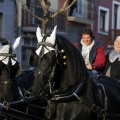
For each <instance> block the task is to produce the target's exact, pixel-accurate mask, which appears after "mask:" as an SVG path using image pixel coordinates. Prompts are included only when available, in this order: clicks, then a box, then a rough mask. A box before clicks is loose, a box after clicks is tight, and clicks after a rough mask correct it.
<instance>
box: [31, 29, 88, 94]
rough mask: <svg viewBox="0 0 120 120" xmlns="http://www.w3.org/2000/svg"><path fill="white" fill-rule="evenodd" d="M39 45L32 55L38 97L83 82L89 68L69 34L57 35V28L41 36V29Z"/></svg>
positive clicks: (62, 91) (38, 32) (38, 34)
mask: <svg viewBox="0 0 120 120" xmlns="http://www.w3.org/2000/svg"><path fill="white" fill-rule="evenodd" d="M36 34H37V39H38V48H37V50H36V51H35V53H34V54H33V55H31V57H30V61H29V62H30V65H31V66H34V67H35V80H34V84H33V87H32V89H33V92H34V93H35V95H36V96H39V95H42V94H43V93H44V94H46V95H49V94H52V95H53V94H59V93H64V92H65V91H68V90H70V89H72V88H73V87H74V86H75V85H76V84H77V83H78V81H80V82H81V81H82V79H81V78H82V77H84V75H85V72H86V69H83V68H85V64H84V60H83V58H82V56H81V54H80V53H79V51H78V50H77V49H76V48H75V47H74V46H73V45H72V43H70V42H69V41H68V40H67V39H66V38H65V37H63V36H61V35H57V36H56V27H55V28H54V30H53V32H52V34H51V35H50V36H44V37H42V35H41V30H40V29H39V28H37V32H36Z"/></svg>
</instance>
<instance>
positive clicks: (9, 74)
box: [0, 37, 45, 120]
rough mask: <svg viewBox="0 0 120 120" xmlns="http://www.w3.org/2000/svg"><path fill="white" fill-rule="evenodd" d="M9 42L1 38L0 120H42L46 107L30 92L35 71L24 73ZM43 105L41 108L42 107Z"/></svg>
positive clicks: (18, 40) (13, 47)
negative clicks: (34, 98)
mask: <svg viewBox="0 0 120 120" xmlns="http://www.w3.org/2000/svg"><path fill="white" fill-rule="evenodd" d="M19 42H20V37H19V38H18V39H16V41H15V43H14V44H13V46H12V45H11V43H10V42H9V41H7V40H6V39H4V38H0V109H2V110H1V111H0V120H4V119H6V120H9V119H14V120H19V119H24V120H33V119H36V120H41V118H42V116H43V112H44V109H45V108H43V107H44V106H42V105H41V104H42V102H41V101H40V100H41V99H40V100H39V101H38V100H33V96H32V93H31V92H30V91H29V89H30V88H31V86H32V84H33V81H34V71H27V72H22V69H21V66H20V63H19V62H18V61H17V58H16V54H15V48H17V46H18V45H19ZM40 105H41V106H40Z"/></svg>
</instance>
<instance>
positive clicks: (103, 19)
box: [92, 0, 120, 50]
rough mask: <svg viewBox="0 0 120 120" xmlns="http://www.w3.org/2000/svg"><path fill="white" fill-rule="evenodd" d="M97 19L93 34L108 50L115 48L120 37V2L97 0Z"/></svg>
mask: <svg viewBox="0 0 120 120" xmlns="http://www.w3.org/2000/svg"><path fill="white" fill-rule="evenodd" d="M95 8H96V17H95V19H94V22H93V28H92V29H93V32H94V35H95V38H96V40H98V41H100V42H101V43H102V44H103V45H104V47H105V48H106V50H110V49H112V47H113V42H114V40H115V38H116V37H117V36H119V35H120V14H119V13H120V0H109V2H108V0H104V1H103V0H95Z"/></svg>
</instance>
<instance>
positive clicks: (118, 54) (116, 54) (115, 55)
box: [109, 50, 120, 63]
mask: <svg viewBox="0 0 120 120" xmlns="http://www.w3.org/2000/svg"><path fill="white" fill-rule="evenodd" d="M117 58H118V60H119V61H120V52H115V51H113V50H112V51H111V52H110V54H109V60H110V62H111V63H113V62H114V61H115V60H116V59H117Z"/></svg>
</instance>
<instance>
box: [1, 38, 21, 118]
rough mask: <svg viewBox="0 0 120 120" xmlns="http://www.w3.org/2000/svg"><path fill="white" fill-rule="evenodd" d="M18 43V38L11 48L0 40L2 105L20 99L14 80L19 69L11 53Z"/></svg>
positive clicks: (6, 42) (13, 54)
mask: <svg viewBox="0 0 120 120" xmlns="http://www.w3.org/2000/svg"><path fill="white" fill-rule="evenodd" d="M19 41H20V37H19V38H18V39H16V41H15V43H14V45H13V46H11V43H10V42H9V41H7V40H6V39H4V38H0V102H1V103H2V104H4V105H5V104H7V102H10V101H15V100H18V99H20V97H21V95H20V93H19V90H18V87H17V83H16V80H15V77H16V76H17V75H20V74H21V67H20V64H19V62H18V61H17V60H16V55H15V53H14V51H13V49H15V48H17V46H18V44H19ZM1 119H2V118H1Z"/></svg>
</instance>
